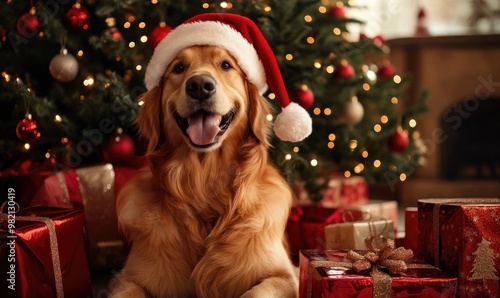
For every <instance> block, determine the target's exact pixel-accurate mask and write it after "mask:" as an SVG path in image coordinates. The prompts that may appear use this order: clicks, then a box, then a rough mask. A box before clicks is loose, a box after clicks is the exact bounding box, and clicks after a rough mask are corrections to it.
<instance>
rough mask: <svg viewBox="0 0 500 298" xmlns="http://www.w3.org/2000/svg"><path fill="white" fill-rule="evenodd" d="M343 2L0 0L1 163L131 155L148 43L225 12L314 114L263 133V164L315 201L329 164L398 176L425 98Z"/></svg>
mask: <svg viewBox="0 0 500 298" xmlns="http://www.w3.org/2000/svg"><path fill="white" fill-rule="evenodd" d="M350 3H352V1H335V2H330V1H325V0H322V1H318V0H292V1H290V0H254V1H242V0H234V1H208V0H204V1H190V2H189V4H188V3H185V2H184V1H161V0H150V1H135V0H127V1H123V0H104V1H90V0H89V1H78V0H77V2H74V3H59V2H57V1H53V2H50V1H49V2H47V1H38V2H30V1H6V2H2V3H1V4H0V20H1V21H0V39H1V49H0V51H1V55H0V73H1V76H2V77H1V78H0V86H1V89H0V104H1V106H2V109H1V114H2V117H1V118H0V121H1V125H2V127H3V128H4V129H3V130H2V131H1V132H0V154H1V155H2V161H1V162H0V169H2V170H5V169H9V168H12V167H15V166H18V164H19V162H20V161H25V160H29V161H41V162H46V163H51V164H61V165H64V166H69V167H76V166H80V165H83V164H86V163H94V162H100V161H103V160H107V161H111V162H123V161H126V160H128V159H130V158H131V156H132V155H133V154H134V148H133V142H132V139H130V138H129V137H128V135H131V136H132V137H135V130H134V128H133V125H132V122H133V120H134V119H135V117H136V115H137V112H138V110H139V109H140V106H141V101H140V97H139V95H140V94H141V93H143V92H144V91H145V89H144V87H143V77H144V70H145V68H146V65H147V62H148V60H149V58H150V56H151V54H152V52H153V50H154V47H155V46H156V44H157V43H158V42H159V41H160V40H161V39H162V38H163V37H164V36H165V35H166V34H167V33H168V31H169V30H170V29H171V28H172V27H175V26H176V25H178V24H180V23H182V22H183V21H184V20H186V19H188V18H189V17H191V16H193V15H195V14H198V13H203V12H230V13H238V14H241V15H245V16H247V17H249V18H251V19H252V20H254V21H255V22H256V23H257V25H258V26H259V27H260V28H261V30H262V31H263V33H264V35H265V36H266V37H267V39H268V41H269V43H270V45H271V47H272V48H273V50H274V52H275V55H276V57H277V60H278V62H279V64H280V68H281V70H282V74H283V77H284V80H285V84H286V86H287V89H288V92H289V94H290V95H291V97H292V100H295V101H296V102H298V103H299V104H300V105H302V106H303V107H304V108H307V109H308V111H310V113H311V116H312V118H313V133H312V135H311V136H310V137H309V138H307V139H306V140H305V141H303V142H300V143H294V144H291V143H286V142H281V141H279V140H278V139H276V138H275V139H273V145H274V147H273V148H272V149H271V152H270V153H271V156H272V157H273V161H274V162H275V163H276V164H277V165H278V166H279V167H280V169H281V170H282V172H283V174H284V175H285V176H286V177H287V179H288V180H289V181H290V182H291V183H294V182H296V181H299V180H301V181H304V182H305V185H306V189H308V190H309V192H310V193H311V194H313V196H312V197H313V199H319V198H320V197H321V196H320V193H319V192H318V189H320V188H321V187H322V186H324V185H323V184H322V183H321V181H322V179H319V178H322V177H325V178H327V177H328V176H329V175H331V173H332V172H336V173H340V174H341V175H343V176H345V177H349V176H352V175H362V176H364V177H366V178H367V180H368V181H370V182H377V181H387V182H391V183H392V182H394V181H399V180H404V179H405V177H406V176H405V175H406V172H409V171H412V170H413V169H414V167H415V166H416V165H418V163H419V160H420V157H421V155H422V149H421V147H420V148H419V146H418V145H419V144H418V141H419V136H418V131H417V130H416V120H415V117H416V116H417V115H418V113H421V112H423V111H424V110H425V103H424V97H422V98H420V99H418V100H416V101H414V102H409V100H408V98H407V97H406V94H405V93H404V87H405V86H406V85H407V84H408V82H409V78H408V77H406V76H404V75H403V74H398V73H397V71H396V70H395V69H394V67H393V66H392V65H391V64H390V62H389V61H388V60H387V54H388V48H387V46H386V45H385V44H384V40H383V38H382V37H381V36H372V37H367V36H365V35H364V34H360V36H354V35H353V34H350V33H349V29H350V28H353V26H357V28H359V29H360V30H361V32H362V31H363V30H362V29H363V22H362V20H357V19H353V18H350V17H349V12H350V11H354V10H360V9H363V8H362V7H353V6H351V4H350ZM358 31H359V30H358ZM267 97H268V98H269V100H271V101H273V98H274V95H273V94H272V93H270V94H267ZM276 107H277V109H276V110H277V111H276V113H277V112H279V111H278V105H276ZM131 143H132V144H131ZM323 181H326V180H325V179H323ZM316 194H317V195H316ZM315 195H316V196H315Z"/></svg>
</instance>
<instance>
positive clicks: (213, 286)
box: [111, 46, 298, 298]
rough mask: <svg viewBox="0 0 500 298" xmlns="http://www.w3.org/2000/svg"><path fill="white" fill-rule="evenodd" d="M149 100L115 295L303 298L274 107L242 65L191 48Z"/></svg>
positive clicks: (122, 212) (123, 212) (126, 207)
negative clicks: (145, 165)
mask: <svg viewBox="0 0 500 298" xmlns="http://www.w3.org/2000/svg"><path fill="white" fill-rule="evenodd" d="M142 99H143V101H144V105H143V107H142V109H141V111H140V114H139V116H138V119H137V124H138V127H139V129H140V132H141V133H142V135H144V136H145V137H146V138H147V139H148V141H149V143H148V152H147V156H148V158H149V162H150V169H148V170H147V171H145V172H143V173H142V174H139V175H138V176H137V177H135V178H134V179H133V180H132V181H131V182H130V183H129V184H128V185H127V186H126V187H125V188H124V189H123V191H121V192H120V194H119V196H118V199H117V213H118V218H119V225H120V228H121V229H122V231H123V233H124V235H125V236H126V238H127V239H128V241H129V243H130V244H131V248H130V254H129V256H128V259H127V262H126V264H125V266H124V268H123V270H122V271H121V272H120V273H119V274H118V275H117V276H116V278H115V280H114V281H113V282H112V284H111V297H134V298H138V297H210V298H214V297H259V298H262V297H280V298H282V297H296V296H297V287H298V286H297V280H296V276H295V275H296V274H295V273H294V269H293V266H292V264H291V262H290V260H289V256H288V253H287V249H286V247H287V245H286V240H285V238H284V231H285V225H286V222H287V218H288V213H289V209H290V207H291V203H292V199H291V198H292V195H291V192H290V189H289V186H288V184H287V183H286V181H285V180H284V179H283V178H282V177H281V175H280V173H279V172H278V170H277V169H276V168H275V167H274V166H272V165H271V164H270V163H269V161H268V153H267V150H268V148H269V145H270V144H269V140H268V137H269V134H270V122H269V121H268V120H267V119H266V116H267V115H268V114H270V112H271V107H270V105H269V103H268V102H267V100H266V99H264V98H263V97H261V95H260V94H259V91H258V90H257V88H256V87H255V86H254V85H253V84H251V83H249V82H248V81H247V79H246V76H245V74H244V72H243V71H242V70H241V68H240V67H239V66H238V63H237V61H236V59H234V58H233V57H232V56H231V55H230V54H229V53H228V52H227V51H226V50H225V49H223V48H220V47H217V46H191V47H188V48H185V49H183V50H182V51H181V52H180V53H178V54H177V56H176V57H175V58H174V59H173V61H172V62H171V63H170V64H169V65H168V67H167V69H166V71H165V73H164V74H163V77H162V79H161V82H160V84H159V86H157V87H155V88H153V89H151V90H150V91H148V92H147V93H145V94H144V96H143V97H142Z"/></svg>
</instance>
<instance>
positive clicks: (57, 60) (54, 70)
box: [49, 49, 78, 83]
mask: <svg viewBox="0 0 500 298" xmlns="http://www.w3.org/2000/svg"><path fill="white" fill-rule="evenodd" d="M49 71H50V74H51V75H52V77H53V78H54V79H56V80H58V81H59V82H63V83H67V82H70V81H72V80H74V79H75V78H76V75H77V74H78V60H76V58H75V56H73V55H71V54H68V51H67V50H66V49H62V50H61V53H60V54H58V55H56V56H55V57H54V58H52V60H50V65H49Z"/></svg>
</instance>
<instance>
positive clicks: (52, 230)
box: [0, 213, 64, 298]
mask: <svg viewBox="0 0 500 298" xmlns="http://www.w3.org/2000/svg"><path fill="white" fill-rule="evenodd" d="M8 217H9V215H8V214H5V213H0V221H6V220H8ZM16 220H19V221H30V222H41V223H44V224H45V225H46V226H47V230H48V231H49V241H50V252H51V256H52V266H53V267H54V280H55V282H56V294H57V298H64V290H63V282H62V273H61V261H60V259H59V246H58V244H57V235H56V227H55V225H54V222H53V221H52V219H50V218H48V217H31V216H16Z"/></svg>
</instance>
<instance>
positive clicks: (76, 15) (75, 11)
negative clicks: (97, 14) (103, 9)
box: [66, 3, 89, 30]
mask: <svg viewBox="0 0 500 298" xmlns="http://www.w3.org/2000/svg"><path fill="white" fill-rule="evenodd" d="M66 20H67V21H68V23H69V25H70V27H71V28H74V29H83V30H87V29H88V28H89V12H88V10H87V9H86V8H85V7H83V6H81V5H80V4H79V3H77V4H75V5H73V7H71V8H70V9H69V10H68V11H67V12H66Z"/></svg>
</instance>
